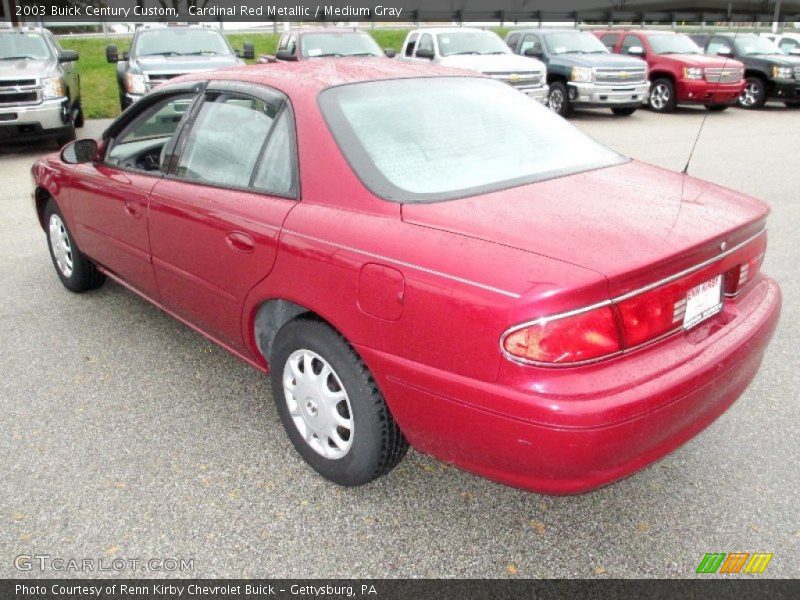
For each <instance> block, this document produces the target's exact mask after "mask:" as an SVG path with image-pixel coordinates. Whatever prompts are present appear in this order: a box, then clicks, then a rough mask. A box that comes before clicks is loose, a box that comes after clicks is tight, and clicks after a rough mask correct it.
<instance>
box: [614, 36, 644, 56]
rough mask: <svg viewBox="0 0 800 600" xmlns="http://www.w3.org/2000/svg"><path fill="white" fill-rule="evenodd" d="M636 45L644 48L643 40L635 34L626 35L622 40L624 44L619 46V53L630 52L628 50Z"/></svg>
mask: <svg viewBox="0 0 800 600" xmlns="http://www.w3.org/2000/svg"><path fill="white" fill-rule="evenodd" d="M635 46H638V47H639V48H642V47H643V44H642V41H641V40H640V39H639V38H638V37H637V36H635V35H626V36H625V38H624V39H623V40H622V46H620V47H619V53H620V54H628V50H630V49H631V48H633V47H635Z"/></svg>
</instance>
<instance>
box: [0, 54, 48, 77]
mask: <svg viewBox="0 0 800 600" xmlns="http://www.w3.org/2000/svg"><path fill="white" fill-rule="evenodd" d="M56 64H57V63H56V62H55V61H52V60H33V59H29V58H20V59H19V60H3V61H0V79H34V78H36V77H48V76H50V75H54V74H55V73H56V71H57V70H58V69H57V67H56Z"/></svg>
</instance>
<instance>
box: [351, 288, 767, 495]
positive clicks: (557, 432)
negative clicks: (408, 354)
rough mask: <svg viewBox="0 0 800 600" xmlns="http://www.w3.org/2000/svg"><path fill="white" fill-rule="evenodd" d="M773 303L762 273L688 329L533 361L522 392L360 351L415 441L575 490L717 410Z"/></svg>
mask: <svg viewBox="0 0 800 600" xmlns="http://www.w3.org/2000/svg"><path fill="white" fill-rule="evenodd" d="M780 305H781V294H780V289H779V288H778V286H777V284H776V283H775V282H774V281H772V280H770V279H767V278H764V279H762V280H761V281H759V282H758V283H757V284H756V285H755V286H754V287H753V288H752V289H750V290H749V291H748V292H747V293H746V294H744V295H743V297H741V298H739V299H738V300H737V301H736V302H728V303H726V307H725V310H724V314H720V315H718V316H717V317H714V318H712V319H710V320H709V321H708V322H706V324H704V325H702V326H698V328H697V330H692V331H690V332H687V333H681V334H677V335H676V336H673V338H668V339H666V340H664V341H662V342H660V343H658V344H655V345H653V346H650V347H649V348H647V349H646V350H641V351H639V352H636V353H632V354H631V355H628V356H627V357H622V358H620V359H612V360H609V361H607V362H605V363H597V364H596V365H594V366H593V367H592V368H591V369H588V372H587V373H582V372H583V371H586V369H584V368H574V369H557V370H554V369H550V370H546V369H545V370H543V369H533V371H532V372H535V373H536V377H534V378H533V379H531V380H530V381H529V384H528V389H527V391H522V390H520V389H519V386H513V387H511V386H504V385H501V384H498V383H485V382H478V381H476V380H471V379H467V378H463V377H459V376H455V375H452V374H449V373H446V372H443V371H438V370H434V369H430V368H427V367H424V366H422V365H419V364H418V363H413V362H411V361H407V360H404V359H400V358H398V357H396V356H392V355H388V354H385V353H380V352H376V351H373V350H370V349H367V348H359V352H361V354H362V356H363V357H364V359H365V361H366V362H367V364H368V365H369V366H370V368H371V369H372V372H373V373H375V374H376V376H377V379H378V383H379V385H380V387H381V389H382V390H383V392H384V394H385V396H386V399H387V402H388V403H389V406H390V408H391V410H392V413H393V414H394V416H395V418H396V419H397V422H398V424H399V425H400V428H401V429H402V430H403V432H404V434H405V435H406V437H407V438H408V440H409V442H410V443H411V444H412V446H414V447H416V448H417V449H418V450H420V451H422V452H425V453H428V454H431V455H433V456H435V457H437V458H439V459H441V460H444V461H446V462H450V463H453V464H455V465H456V466H459V467H461V468H464V469H466V470H468V471H472V472H474V473H477V474H479V475H483V476H485V477H488V478H490V479H494V480H496V481H499V482H502V483H505V484H508V485H511V486H515V487H519V488H523V489H527V490H532V491H537V492H544V493H550V494H572V493H581V492H585V491H588V490H591V489H594V488H596V487H599V486H602V485H605V484H608V483H610V482H612V481H615V480H617V479H620V478H622V477H625V476H626V475H629V474H631V473H633V472H635V471H637V470H639V469H641V468H643V467H645V466H646V465H648V464H650V463H651V462H653V461H655V460H657V459H659V458H661V457H662V456H664V455H665V454H667V453H669V452H671V451H672V450H674V449H675V448H677V447H678V446H680V445H681V444H683V443H685V442H686V441H688V440H689V439H691V438H692V437H693V436H695V435H696V434H697V433H698V432H700V431H701V430H702V429H704V428H705V427H706V426H708V425H709V424H710V423H711V422H712V421H714V419H716V418H717V417H718V416H719V415H721V414H722V413H723V412H724V411H725V410H726V409H727V408H728V407H729V406H730V405H731V404H732V403H733V402H734V401H735V400H736V399H737V398H738V397H739V395H740V394H741V393H742V392H743V391H744V390H745V388H746V387H747V385H748V384H749V383H750V381H751V380H752V379H753V377H754V376H755V374H756V372H757V370H758V367H759V365H760V364H761V360H762V357H763V354H764V350H765V348H766V346H767V343H768V341H769V339H770V337H771V336H772V333H773V331H774V329H775V327H776V324H777V321H778V316H779V313H780ZM724 321H727V322H726V323H725V324H724V326H722V325H721V323H722V322H724ZM706 334H707V337H705V338H703V336H704V335H706ZM701 338H703V339H701ZM511 368H512V369H531V368H530V367H524V366H519V365H514V366H512V367H511ZM556 371H557V372H556ZM519 372H522V371H519ZM547 372H549V373H550V374H551V378H550V379H547V377H548V375H547ZM502 377H503V376H502V375H501V378H502ZM581 379H583V381H581ZM634 380H635V382H636V383H632V384H628V383H626V384H625V385H622V384H621V383H620V382H621V381H634ZM592 381H595V382H596V384H595V385H594V387H593V384H592ZM539 391H541V393H539ZM511 407H515V408H511ZM720 451H723V452H724V451H726V450H725V449H721V450H720Z"/></svg>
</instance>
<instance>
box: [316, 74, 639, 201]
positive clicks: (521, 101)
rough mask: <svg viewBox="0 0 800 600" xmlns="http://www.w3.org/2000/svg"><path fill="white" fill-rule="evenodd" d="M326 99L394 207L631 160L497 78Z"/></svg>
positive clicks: (354, 162)
mask: <svg viewBox="0 0 800 600" xmlns="http://www.w3.org/2000/svg"><path fill="white" fill-rule="evenodd" d="M319 103H320V107H321V109H322V112H323V115H324V117H325V120H326V122H327V123H328V126H329V127H330V129H331V132H332V133H333V136H334V137H335V138H336V142H337V143H338V145H339V148H341V150H342V152H343V154H344V155H345V158H347V160H348V162H349V163H350V165H351V166H352V168H353V170H354V171H355V172H356V174H357V175H358V176H359V178H360V179H361V181H363V182H364V184H365V185H366V186H367V187H368V188H369V189H370V190H371V191H372V192H373V193H374V194H376V195H377V196H380V197H381V198H384V199H386V200H391V201H395V202H402V203H417V202H434V201H441V200H450V199H453V198H463V197H466V196H472V195H475V194H483V193H488V192H493V191H497V190H501V189H504V188H509V187H515V186H519V185H523V184H526V183H532V182H534V181H540V180H543V179H550V178H553V177H559V176H562V175H567V174H570V173H576V172H579V171H586V170H589V169H597V168H600V167H606V166H610V165H614V164H618V163H620V162H623V161H624V160H625V159H624V158H623V157H622V156H620V155H619V154H617V153H615V152H613V151H611V150H609V149H608V148H606V147H604V146H601V145H600V144H598V143H597V142H595V141H594V140H592V139H591V138H589V137H587V136H586V135H584V134H583V133H581V132H580V131H578V129H576V128H575V127H573V126H572V125H571V124H569V123H568V122H567V121H565V120H564V119H562V118H561V117H559V116H558V115H556V114H555V113H553V112H552V111H550V110H549V109H547V108H545V107H544V106H542V105H541V104H539V103H538V102H536V101H534V100H531V99H530V98H528V97H527V96H525V94H521V93H519V91H517V90H515V89H514V88H513V87H511V86H509V85H507V84H504V83H501V82H499V81H493V80H490V79H479V78H473V77H431V78H419V79H394V80H383V81H373V82H366V83H357V84H350V85H342V86H336V87H332V88H329V89H327V90H325V91H323V92H322V93H321V94H320V97H319Z"/></svg>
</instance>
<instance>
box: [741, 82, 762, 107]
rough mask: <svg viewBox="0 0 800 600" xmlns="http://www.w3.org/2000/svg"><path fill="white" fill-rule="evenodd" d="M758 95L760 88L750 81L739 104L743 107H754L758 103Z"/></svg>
mask: <svg viewBox="0 0 800 600" xmlns="http://www.w3.org/2000/svg"><path fill="white" fill-rule="evenodd" d="M758 95H759V94H758V86H757V85H756V84H755V83H753V82H752V81H748V82H747V83H746V84H745V86H744V89H743V90H742V94H741V96H739V104H741V105H742V106H753V105H754V104H755V103H756V102H758Z"/></svg>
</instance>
